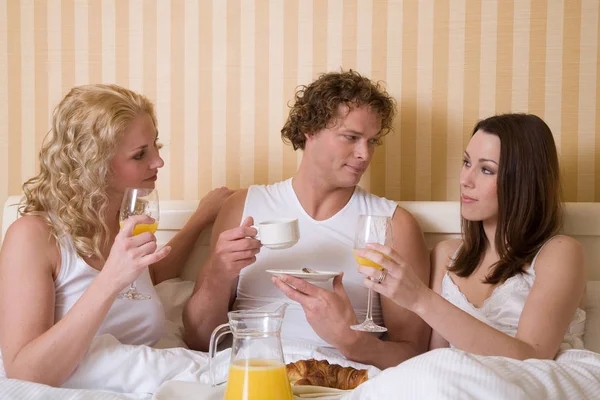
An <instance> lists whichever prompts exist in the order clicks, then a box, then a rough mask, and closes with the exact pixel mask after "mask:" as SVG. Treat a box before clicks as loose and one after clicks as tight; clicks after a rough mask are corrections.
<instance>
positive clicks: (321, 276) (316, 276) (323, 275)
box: [267, 269, 341, 282]
mask: <svg viewBox="0 0 600 400" xmlns="http://www.w3.org/2000/svg"><path fill="white" fill-rule="evenodd" d="M267 272H268V273H270V274H273V275H290V276H293V277H296V278H300V279H305V280H307V281H315V282H324V281H328V280H330V279H331V278H333V277H335V276H337V275H339V274H341V272H333V271H318V270H317V271H316V272H304V271H302V270H301V269H268V270H267Z"/></svg>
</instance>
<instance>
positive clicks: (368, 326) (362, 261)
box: [350, 215, 393, 333]
mask: <svg viewBox="0 0 600 400" xmlns="http://www.w3.org/2000/svg"><path fill="white" fill-rule="evenodd" d="M369 243H378V244H381V245H384V246H391V245H392V243H393V237H392V218H391V217H388V216H383V215H359V216H358V221H357V223H356V232H355V234H354V249H355V250H354V258H355V259H356V262H357V263H358V265H363V266H365V267H371V268H376V269H378V270H380V271H381V270H383V269H384V268H383V267H382V266H381V265H379V264H377V263H376V262H374V261H372V260H369V259H367V258H364V257H359V256H357V255H356V250H358V249H364V248H365V247H366V246H367V244H369ZM382 255H383V256H384V257H385V258H388V257H387V256H386V255H385V254H382ZM372 308H373V293H372V289H371V288H370V287H369V292H368V294H367V315H366V316H365V320H364V321H363V322H362V323H360V324H357V325H351V326H350V328H352V329H354V330H355V331H363V332H373V333H383V332H385V331H387V328H386V327H384V326H379V325H377V324H376V323H375V322H374V321H373V310H372Z"/></svg>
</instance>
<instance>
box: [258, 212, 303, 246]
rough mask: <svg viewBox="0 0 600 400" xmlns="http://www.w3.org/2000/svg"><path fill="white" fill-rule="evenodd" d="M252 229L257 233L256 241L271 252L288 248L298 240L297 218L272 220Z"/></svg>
mask: <svg viewBox="0 0 600 400" xmlns="http://www.w3.org/2000/svg"><path fill="white" fill-rule="evenodd" d="M252 227H253V228H254V229H256V230H257V231H258V234H257V235H256V239H258V240H260V242H261V243H262V245H263V246H265V247H266V248H268V249H271V250H281V249H287V248H290V247H292V246H293V245H295V244H296V243H297V242H298V239H300V229H299V228H298V219H297V218H280V219H272V220H269V221H262V222H261V223H259V224H258V225H253V226H252Z"/></svg>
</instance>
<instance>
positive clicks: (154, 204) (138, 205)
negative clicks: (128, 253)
mask: <svg viewBox="0 0 600 400" xmlns="http://www.w3.org/2000/svg"><path fill="white" fill-rule="evenodd" d="M159 213H160V210H159V207H158V191H157V190H156V189H142V188H127V189H125V195H124V196H123V201H122V202H121V211H120V212H119V224H120V225H121V228H122V227H123V224H124V223H125V220H126V219H127V218H129V217H130V216H132V215H148V216H149V217H152V218H154V222H153V223H152V224H137V225H135V226H134V227H133V235H134V236H135V235H139V234H141V233H144V232H152V233H156V230H157V229H158V219H159ZM117 298H118V299H129V300H148V299H149V298H150V295H148V294H144V293H140V292H138V291H137V289H136V288H135V281H133V282H132V283H131V285H129V289H127V291H126V292H124V293H120V294H119V295H118V296H117Z"/></svg>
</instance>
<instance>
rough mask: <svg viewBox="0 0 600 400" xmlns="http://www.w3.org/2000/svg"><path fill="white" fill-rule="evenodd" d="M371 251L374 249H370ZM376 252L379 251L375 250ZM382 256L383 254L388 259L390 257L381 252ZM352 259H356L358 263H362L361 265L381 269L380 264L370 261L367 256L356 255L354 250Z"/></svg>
mask: <svg viewBox="0 0 600 400" xmlns="http://www.w3.org/2000/svg"><path fill="white" fill-rule="evenodd" d="M371 251H374V250H371ZM376 253H379V252H377V251H376ZM382 256H384V257H385V258H387V259H388V260H389V259H390V258H389V257H388V256H386V255H385V254H382ZM354 259H355V260H356V262H357V263H358V265H362V266H363V267H371V268H375V269H378V270H380V271H381V270H383V267H382V266H381V265H379V264H377V263H376V262H375V261H371V260H369V259H368V258H364V257H360V256H357V255H356V250H354Z"/></svg>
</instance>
